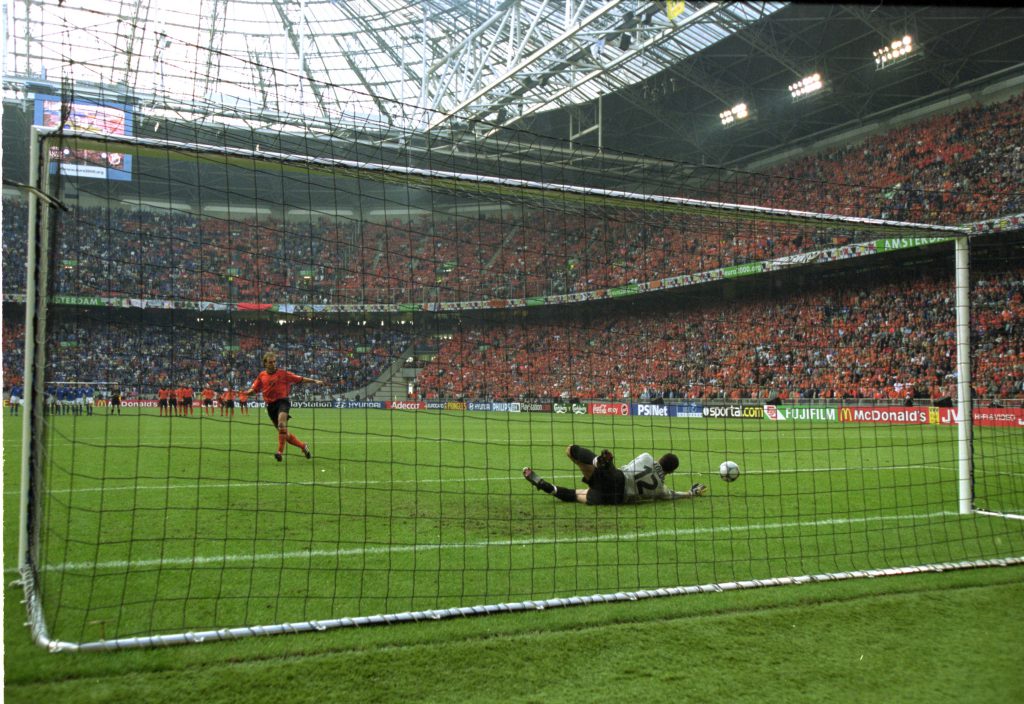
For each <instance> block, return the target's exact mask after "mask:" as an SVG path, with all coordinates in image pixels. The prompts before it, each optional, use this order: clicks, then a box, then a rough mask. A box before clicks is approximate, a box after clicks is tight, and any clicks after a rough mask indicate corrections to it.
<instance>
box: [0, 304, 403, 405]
mask: <svg viewBox="0 0 1024 704" xmlns="http://www.w3.org/2000/svg"><path fill="white" fill-rule="evenodd" d="M3 338H4V360H3V366H4V370H3V371H4V384H5V386H6V387H10V386H12V385H21V384H22V382H23V379H22V369H23V360H24V356H23V352H22V345H24V327H23V326H22V325H20V324H18V323H14V322H11V321H8V319H7V318H5V319H4V329H3ZM47 339H48V340H49V341H50V343H49V347H48V350H47V368H46V379H47V382H48V383H51V384H52V383H58V384H59V383H67V382H101V383H102V384H103V385H113V384H117V385H119V386H121V387H122V388H124V389H125V390H126V392H130V393H132V394H142V395H144V396H149V395H153V394H155V393H156V391H157V389H159V388H162V387H176V386H181V385H184V386H192V387H194V388H195V389H200V388H205V387H210V388H214V389H216V390H218V391H219V390H221V389H223V388H230V389H235V390H237V389H240V388H245V387H247V386H248V385H249V384H250V383H251V382H252V380H253V379H255V378H256V375H257V374H258V373H259V372H260V371H261V370H262V369H263V364H262V362H261V357H262V355H263V353H264V352H265V351H267V350H271V349H272V350H275V351H276V352H277V353H278V364H279V366H281V367H282V368H284V369H291V370H294V371H295V372H296V373H299V374H302V375H303V376H313V377H317V378H323V379H325V380H327V381H328V382H329V385H328V386H327V388H326V389H325V390H324V391H323V393H326V394H336V395H337V394H343V393H346V392H349V391H353V390H358V389H363V388H364V387H365V386H366V385H367V384H369V383H370V382H371V381H373V380H374V379H377V378H378V377H379V376H380V375H381V374H382V373H383V372H384V371H385V370H386V369H387V367H388V366H389V365H390V364H391V363H392V362H394V361H395V360H398V359H401V358H402V353H403V352H404V351H405V350H406V349H407V348H408V347H409V345H410V344H411V342H412V339H413V335H412V333H411V330H409V329H406V328H405V326H395V327H391V328H377V327H373V326H361V325H349V324H346V323H345V322H341V323H326V324H325V323H323V322H320V323H314V322H312V321H306V320H302V321H297V322H290V323H287V324H285V325H280V324H278V323H276V322H274V321H269V320H268V321H237V320H236V321H234V322H233V324H232V326H225V325H224V324H223V321H220V322H215V323H214V325H212V326H211V327H210V328H203V327H201V326H199V325H193V326H189V325H181V324H178V325H173V326H172V325H168V324H160V323H157V322H155V321H153V322H140V321H139V320H138V319H137V318H135V319H131V320H128V319H112V320H101V319H96V318H91V317H87V316H75V317H74V318H70V319H69V318H67V317H66V316H62V317H61V318H58V319H57V320H56V321H55V322H54V324H53V326H52V329H51V330H50V331H49V332H48V334H47ZM295 391H296V394H297V396H302V395H304V394H306V393H314V394H315V393H319V392H320V388H319V387H297V388H296V390H295Z"/></svg>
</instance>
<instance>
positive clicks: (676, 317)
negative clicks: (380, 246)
mask: <svg viewBox="0 0 1024 704" xmlns="http://www.w3.org/2000/svg"><path fill="white" fill-rule="evenodd" d="M972 295H973V300H972V307H973V309H974V311H975V315H974V319H973V330H972V338H973V342H972V344H973V347H974V351H975V354H974V360H975V362H974V384H973V387H974V389H975V392H976V393H977V394H978V395H979V396H981V397H985V398H1000V399H1007V398H1017V399H1019V398H1024V267H1022V266H1021V265H1020V263H1019V262H1018V263H1017V266H1016V267H1015V268H1013V269H1011V270H1009V271H1004V272H1002V273H999V274H998V275H993V276H990V277H988V278H985V279H983V280H979V281H977V282H976V283H975V285H974V286H973V289H972ZM955 343H956V334H955V309H954V306H953V293H952V282H951V281H943V282H938V281H934V280H930V279H928V278H925V277H924V276H923V275H922V276H919V278H917V279H916V280H912V281H908V282H902V283H889V284H885V285H879V286H870V287H868V286H865V287H863V288H858V287H852V288H851V287H849V285H848V284H847V285H844V286H840V287H837V288H834V289H825V290H815V291H811V292H802V293H796V294H793V295H789V296H786V297H785V298H780V299H777V300H765V301H749V302H732V303H728V304H725V303H723V304H720V305H712V306H707V307H703V308H699V309H692V308H679V309H678V310H666V309H664V308H663V309H661V310H650V309H647V310H643V309H640V310H637V311H635V312H632V311H631V312H628V313H620V314H617V315H614V316H611V317H601V318H599V319H597V320H596V321H591V322H588V321H587V320H586V319H584V318H576V317H574V318H568V319H566V320H565V321H560V322H545V323H522V324H520V325H516V326H509V325H508V324H501V325H495V326H491V327H475V328H472V329H466V330H463V331H461V332H459V333H458V334H455V335H454V336H453V337H452V339H450V340H447V341H446V342H445V343H444V344H443V345H442V346H441V347H440V349H439V352H438V355H437V357H436V359H435V360H434V361H433V362H432V363H431V364H429V365H428V366H427V367H426V368H424V369H423V370H422V372H421V373H420V374H419V376H418V379H417V383H418V392H419V393H420V394H421V395H422V396H423V397H424V398H427V399H431V398H468V399H472V398H509V399H521V398H552V399H557V398H584V399H590V398H599V399H623V400H626V399H630V400H638V399H648V398H688V399H740V398H763V399H771V398H778V399H781V400H782V401H787V400H788V401H793V400H796V399H815V398H838V399H841V398H856V399H890V400H896V401H899V402H905V401H906V400H907V399H908V398H911V399H915V398H916V399H933V400H934V399H939V398H942V397H944V396H949V397H953V398H955V397H956V395H957V394H956V379H957V377H956V348H955Z"/></svg>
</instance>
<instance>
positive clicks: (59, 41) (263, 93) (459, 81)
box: [4, 0, 785, 141]
mask: <svg viewBox="0 0 1024 704" xmlns="http://www.w3.org/2000/svg"><path fill="white" fill-rule="evenodd" d="M784 5H785V3H777V2H776V3H772V2H766V3H752V4H730V3H719V2H690V3H686V4H685V9H684V10H683V11H682V13H681V14H679V15H678V16H676V17H674V19H669V17H668V15H667V13H666V10H665V4H664V3H659V2H648V1H642V0H558V1H556V0H420V1H419V2H409V1H406V0H300V1H296V0H230V1H229V0H179V1H177V2H175V3H165V2H162V0H131V1H129V0H116V1H115V0H106V1H103V2H90V1H88V0H12V2H10V3H9V5H8V11H7V17H6V18H5V19H6V20H7V23H8V36H9V37H10V49H11V51H10V52H9V57H8V60H7V61H6V64H5V67H4V80H5V87H6V88H7V89H8V92H10V90H12V89H14V90H16V89H17V88H18V87H19V86H24V85H26V84H28V85H31V84H33V83H38V82H40V81H42V82H46V81H50V82H51V83H52V84H54V85H59V82H60V81H61V80H62V79H67V78H73V79H74V80H75V81H76V84H77V86H78V87H77V88H76V90H78V91H80V92H82V91H85V90H86V88H85V86H87V85H90V84H91V85H94V86H97V87H103V88H104V89H105V90H104V92H105V93H106V95H107V96H109V95H110V94H111V93H114V94H116V93H120V94H122V95H123V96H125V97H126V98H128V99H130V100H134V101H136V102H137V103H138V104H139V105H140V107H143V108H146V109H148V110H150V111H152V112H154V113H155V112H157V111H160V110H169V111H171V112H173V113H187V114H189V115H190V119H193V120H195V119H206V120H213V121H227V122H228V123H229V124H230V123H232V122H234V121H236V120H238V119H242V120H249V121H251V122H254V123H259V122H263V121H268V120H269V121H271V122H274V123H280V124H282V125H291V126H296V127H301V128H303V129H308V128H310V127H314V126H319V127H322V128H325V129H328V130H331V131H333V132H338V131H339V130H341V131H343V130H346V129H351V130H353V131H358V132H362V133H365V132H378V133H379V134H380V135H381V136H382V137H384V138H388V137H389V136H396V135H397V134H398V133H399V132H401V133H405V134H408V133H409V132H410V131H411V132H412V133H414V134H423V133H434V134H439V135H444V136H452V135H458V134H464V135H467V136H471V137H472V138H473V139H474V140H475V139H479V138H480V137H481V136H487V135H488V133H490V132H493V130H494V128H496V127H500V126H507V125H510V124H512V123H514V122H517V121H518V120H521V119H522V118H524V117H526V116H529V115H532V114H535V113H538V112H542V111H545V110H550V109H554V108H563V107H567V106H571V105H579V104H583V103H587V102H589V101H593V100H595V99H596V98H598V97H600V96H603V95H607V94H609V93H613V92H615V91H617V90H620V89H621V88H623V87H624V86H628V85H632V84H636V83H639V82H642V81H644V80H645V79H647V78H649V77H650V76H652V75H654V74H656V73H658V72H661V71H663V70H665V69H666V68H667V67H669V66H671V65H673V64H675V63H677V62H679V61H680V60H681V59H683V58H685V57H687V56H690V55H692V54H694V53H696V52H699V51H701V50H703V49H705V48H706V47H708V46H711V45H713V44H715V43H717V42H719V41H721V40H722V39H724V38H726V37H728V36H730V35H731V34H733V33H735V32H737V31H740V30H742V29H743V28H744V27H746V26H748V25H750V24H753V23H756V22H758V21H759V20H761V19H763V18H764V17H766V16H768V15H771V14H773V13H774V12H776V11H777V10H779V9H780V8H782V7H784ZM72 62H73V63H72ZM72 72H73V75H68V74H69V73H72ZM54 82H55V83H54ZM481 121H483V122H481ZM466 125H478V126H477V127H475V128H471V129H470V131H469V132H468V133H467V132H466V131H465V126H466ZM456 141H458V140H457V139H456Z"/></svg>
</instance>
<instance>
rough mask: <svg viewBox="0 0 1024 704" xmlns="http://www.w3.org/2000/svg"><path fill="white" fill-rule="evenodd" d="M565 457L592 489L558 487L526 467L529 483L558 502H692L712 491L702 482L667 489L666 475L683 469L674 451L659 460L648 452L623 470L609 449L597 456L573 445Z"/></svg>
mask: <svg viewBox="0 0 1024 704" xmlns="http://www.w3.org/2000/svg"><path fill="white" fill-rule="evenodd" d="M565 454H566V455H567V456H568V457H569V459H571V460H572V461H573V463H574V464H575V465H576V466H577V467H579V470H580V471H581V472H582V473H583V483H584V484H586V485H587V487H588V488H586V489H568V488H566V487H558V486H555V485H554V484H552V483H551V482H548V481H545V480H544V479H541V478H540V477H538V476H537V474H536V472H534V471H533V470H532V469H531V468H530V467H524V468H523V476H524V477H525V478H526V481H528V482H530V483H531V484H533V485H534V486H535V487H537V489H539V490H540V491H543V492H544V493H546V494H551V495H552V496H554V497H555V498H556V499H559V500H561V501H565V502H567V503H577V502H578V503H581V504H587V505H588V506H606V505H615V504H634V503H639V502H641V501H661V500H666V499H668V500H672V499H692V498H694V497H697V496H703V495H704V493H705V492H707V490H708V488H707V487H706V486H705V485H703V484H700V483H697V484H694V485H693V486H691V487H690V490H689V491H672V490H671V489H669V488H668V487H667V486H665V477H666V475H669V474H671V473H672V472H674V471H675V470H676V468H677V467H678V466H679V458H678V457H676V456H675V455H673V454H672V453H671V452H669V453H666V454H664V455H662V457H661V459H659V460H655V459H654V457H652V456H651V455H650V454H649V453H647V452H644V453H642V454H641V455H639V456H638V457H636V458H635V459H634V460H633V461H632V462H630V463H629V464H627V465H624V466H623V467H621V468H617V467H616V466H615V463H614V461H613V460H614V459H615V458H614V457H613V455H612V453H611V452H609V451H608V450H603V451H602V452H601V454H600V455H597V454H594V452H593V451H591V450H588V449H587V448H585V447H581V446H580V445H569V447H567V448H565Z"/></svg>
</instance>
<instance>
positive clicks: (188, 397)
mask: <svg viewBox="0 0 1024 704" xmlns="http://www.w3.org/2000/svg"><path fill="white" fill-rule="evenodd" d="M181 392H182V396H181V404H182V411H181V414H182V415H187V416H191V415H194V414H195V409H194V408H193V407H192V385H191V384H189V385H188V386H183V387H181Z"/></svg>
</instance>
